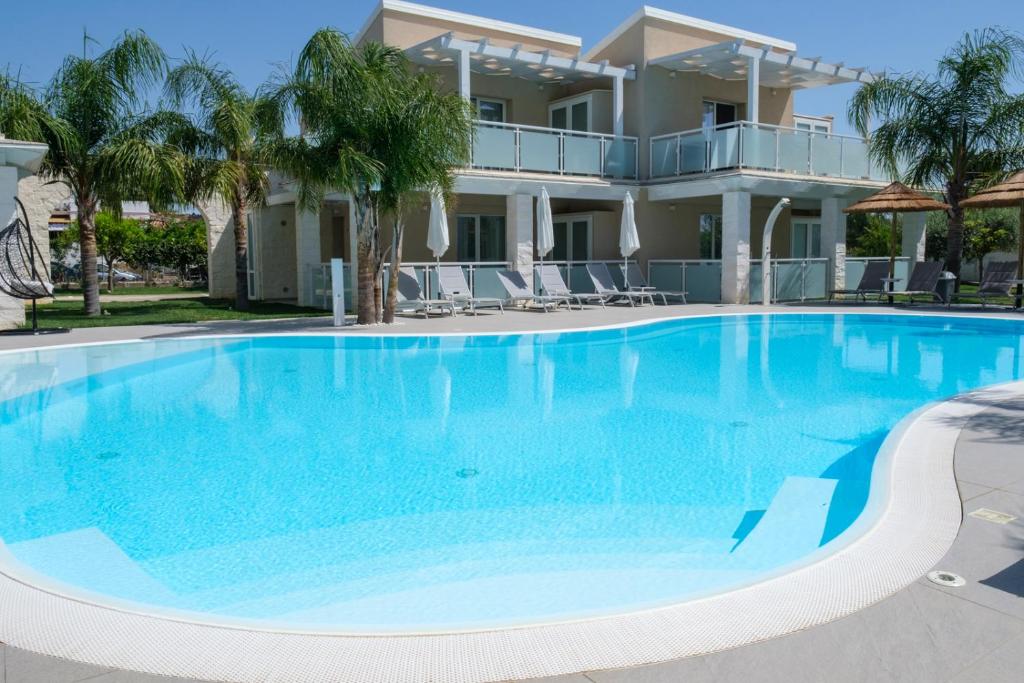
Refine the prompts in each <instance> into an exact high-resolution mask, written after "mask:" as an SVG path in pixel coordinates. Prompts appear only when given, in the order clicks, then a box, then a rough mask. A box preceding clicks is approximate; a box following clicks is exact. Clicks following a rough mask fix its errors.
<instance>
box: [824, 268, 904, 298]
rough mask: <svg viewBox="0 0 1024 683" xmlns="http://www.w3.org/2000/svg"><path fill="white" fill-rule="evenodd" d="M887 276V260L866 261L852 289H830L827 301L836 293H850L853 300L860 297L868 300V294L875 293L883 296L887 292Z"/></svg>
mask: <svg viewBox="0 0 1024 683" xmlns="http://www.w3.org/2000/svg"><path fill="white" fill-rule="evenodd" d="M888 276H889V262H888V261H868V262H867V263H866V264H865V265H864V273H863V274H861V276H860V282H859V283H858V284H857V286H856V287H855V288H854V289H831V290H829V293H828V300H829V303H831V302H832V299H833V298H835V295H836V294H842V295H844V296H845V295H847V294H852V295H853V298H854V300H857V299H860V300H861V301H867V300H868V294H875V295H878V296H885V295H886V294H888V292H887V291H886V290H885V278H887V277H888Z"/></svg>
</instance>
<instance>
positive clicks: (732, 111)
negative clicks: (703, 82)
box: [701, 100, 736, 128]
mask: <svg viewBox="0 0 1024 683" xmlns="http://www.w3.org/2000/svg"><path fill="white" fill-rule="evenodd" d="M727 123H736V105H735V104H729V103H728V102H713V101H711V100H704V116H703V118H702V119H701V127H702V128H714V127H715V126H722V125H725V124H727Z"/></svg>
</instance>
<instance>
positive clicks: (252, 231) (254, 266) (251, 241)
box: [245, 211, 302, 300]
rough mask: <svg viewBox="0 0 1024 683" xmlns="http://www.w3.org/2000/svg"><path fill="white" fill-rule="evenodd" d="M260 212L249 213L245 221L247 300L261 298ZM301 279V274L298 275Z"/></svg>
mask: <svg viewBox="0 0 1024 683" xmlns="http://www.w3.org/2000/svg"><path fill="white" fill-rule="evenodd" d="M261 218H262V212H259V211H250V212H249V216H248V220H246V222H245V224H246V233H247V235H246V236H247V238H248V239H247V244H248V247H247V248H248V253H247V254H246V264H245V267H246V271H247V272H246V275H247V277H248V278H249V298H250V299H256V300H259V299H262V298H263V251H262V250H261V249H260V223H261V222H262V221H261V220H260V219H261ZM299 277H302V274H301V273H300V274H299Z"/></svg>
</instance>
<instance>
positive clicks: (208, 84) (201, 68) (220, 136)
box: [165, 53, 283, 311]
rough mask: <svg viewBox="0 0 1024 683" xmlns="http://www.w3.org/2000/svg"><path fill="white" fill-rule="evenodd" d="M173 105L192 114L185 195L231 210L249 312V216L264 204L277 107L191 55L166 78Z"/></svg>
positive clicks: (242, 301)
mask: <svg viewBox="0 0 1024 683" xmlns="http://www.w3.org/2000/svg"><path fill="white" fill-rule="evenodd" d="M165 92H166V94H167V96H168V98H169V100H170V101H171V103H172V104H173V106H174V107H176V108H177V109H179V110H181V109H182V108H184V107H192V108H193V111H191V112H189V113H190V114H193V115H194V121H192V120H188V121H182V122H181V124H182V125H181V128H180V129H179V130H178V131H177V134H176V135H175V138H174V140H175V142H176V143H177V144H178V145H179V146H181V147H182V148H183V149H185V150H186V151H187V152H188V153H189V154H190V160H189V164H188V172H187V174H186V187H185V194H186V196H187V197H188V199H189V200H190V201H204V200H209V199H211V198H218V199H220V200H221V201H223V202H224V203H225V204H226V205H227V206H228V207H230V209H231V218H232V222H233V223H234V238H235V308H236V309H238V310H240V311H246V310H249V277H248V258H249V257H248V252H249V236H248V212H249V209H250V208H251V207H254V206H259V205H261V204H263V203H264V201H265V200H266V193H267V176H266V169H267V167H268V163H269V161H270V150H271V149H272V147H273V145H272V144H271V143H272V141H273V140H274V139H276V138H278V137H279V136H280V132H281V128H282V123H283V122H282V120H281V116H280V111H279V109H278V108H277V107H276V106H275V105H274V103H273V102H272V101H271V100H270V99H269V98H267V97H263V96H261V95H259V94H258V93H257V94H251V93H249V92H248V91H246V89H245V88H243V87H242V85H241V84H240V83H239V82H238V81H237V80H236V79H235V77H234V76H233V75H232V74H231V72H229V71H227V70H226V69H224V68H222V67H221V66H220V65H218V64H215V63H212V62H210V61H209V60H208V59H205V58H200V57H198V56H197V55H195V54H194V53H189V54H188V55H187V56H186V58H185V60H184V62H182V63H181V64H180V65H179V66H177V67H175V68H174V69H173V70H172V71H171V72H170V74H168V76H167V82H166V84H165Z"/></svg>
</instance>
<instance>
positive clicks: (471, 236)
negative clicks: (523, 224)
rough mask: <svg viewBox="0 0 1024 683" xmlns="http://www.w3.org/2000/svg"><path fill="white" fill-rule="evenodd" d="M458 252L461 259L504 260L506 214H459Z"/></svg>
mask: <svg viewBox="0 0 1024 683" xmlns="http://www.w3.org/2000/svg"><path fill="white" fill-rule="evenodd" d="M456 232H457V239H456V242H457V244H456V253H457V258H458V260H459V261H498V262H500V261H504V260H505V217H504V216H459V217H458V218H457V228H456Z"/></svg>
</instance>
